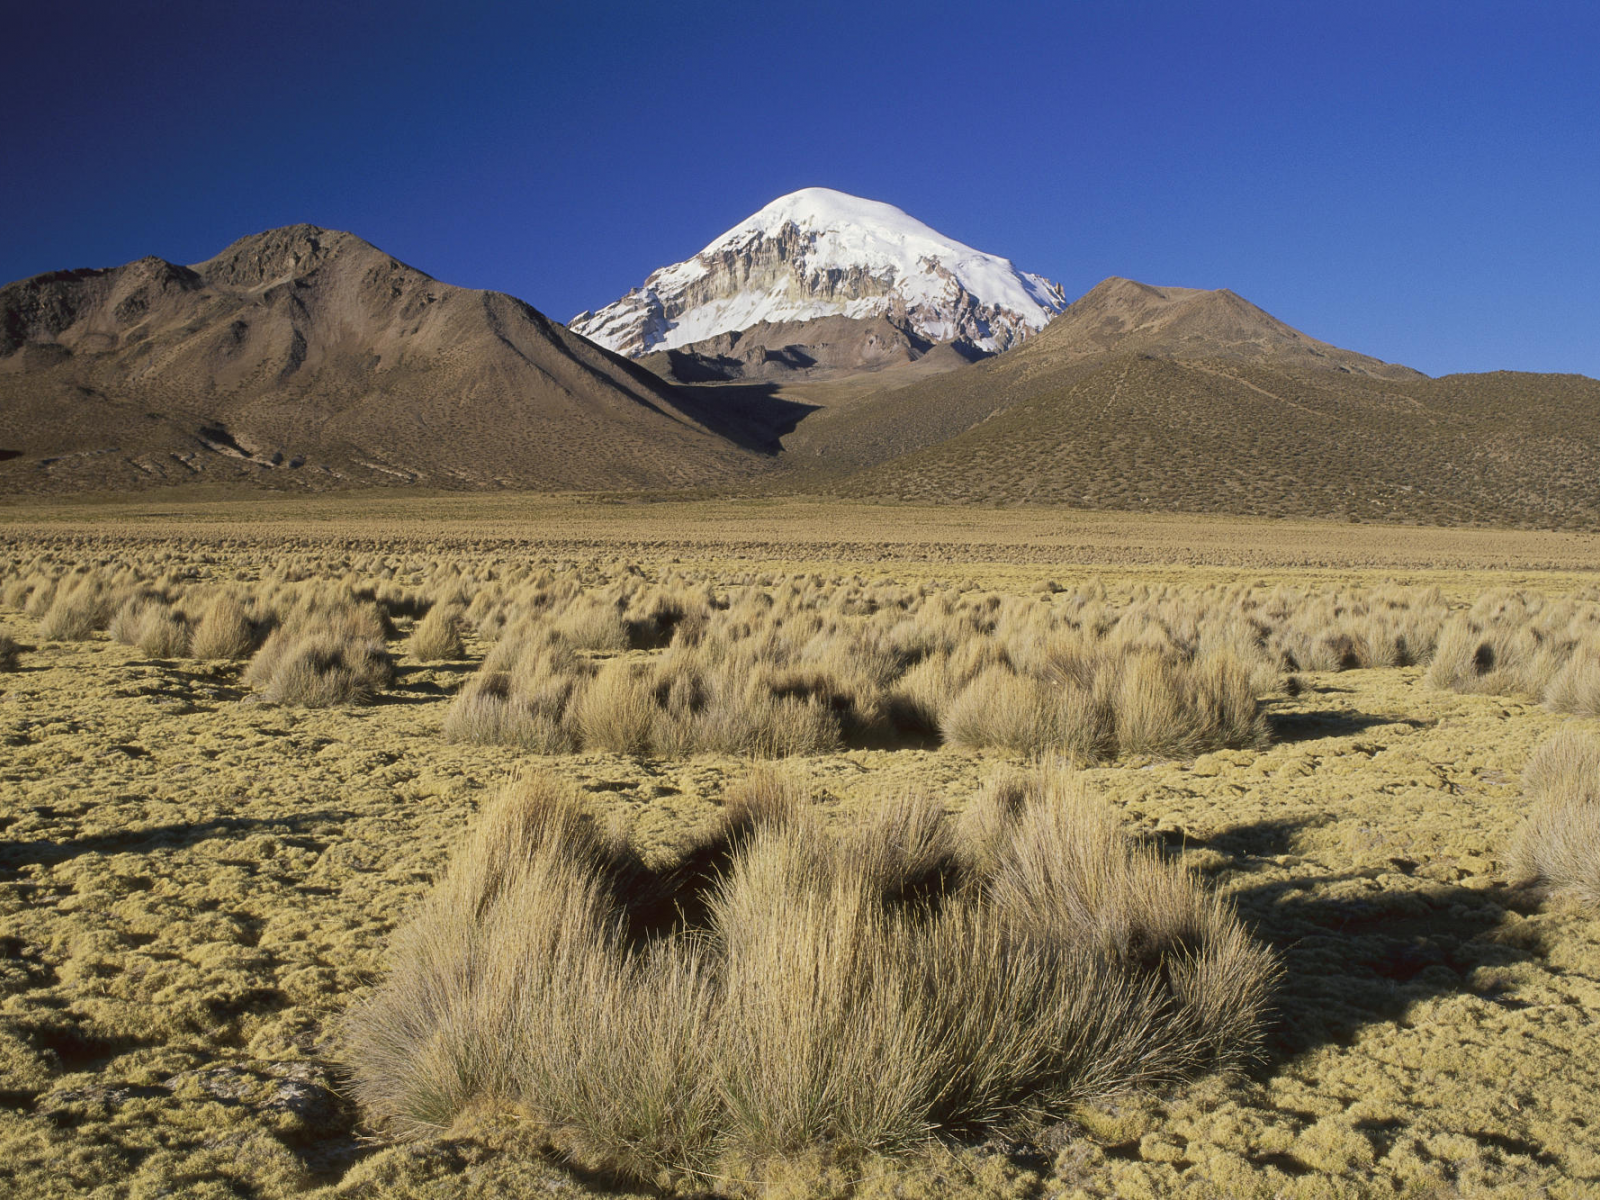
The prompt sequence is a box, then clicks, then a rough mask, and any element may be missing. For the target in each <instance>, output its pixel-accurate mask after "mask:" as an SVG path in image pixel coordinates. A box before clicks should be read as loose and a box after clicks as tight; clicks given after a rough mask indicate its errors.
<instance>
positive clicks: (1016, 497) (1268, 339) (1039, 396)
mask: <svg viewBox="0 0 1600 1200" xmlns="http://www.w3.org/2000/svg"><path fill="white" fill-rule="evenodd" d="M808 396H809V398H810V401H811V403H813V404H816V405H818V409H817V411H815V412H813V413H811V414H810V415H808V417H807V418H806V419H805V420H804V421H803V422H802V423H800V424H799V426H798V427H797V428H796V429H795V430H794V432H793V433H792V434H790V435H789V436H787V437H785V438H784V440H783V444H784V447H785V453H786V458H787V459H788V461H789V462H790V463H791V464H792V467H793V469H794V470H795V472H796V478H806V479H808V480H809V481H810V482H809V483H808V486H817V487H821V488H823V489H824V490H834V491H838V492H841V493H844V494H848V495H857V496H874V497H881V498H886V499H901V500H917V501H929V500H932V501H949V502H956V503H983V504H994V503H1000V504H1006V503H1019V502H1024V503H1051V504H1065V505H1071V506H1074V507H1084V508H1124V509H1138V510H1144V511H1173V510H1176V511H1185V512H1217V513H1239V514H1257V515H1269V516H1271V515H1275V516H1321V517H1329V516H1332V517H1341V518H1352V519H1359V520H1383V521H1415V522H1422V523H1446V524H1450V523H1458V522H1466V523H1482V524H1497V525H1511V526H1541V527H1550V526H1555V527H1562V526H1570V527H1585V528H1593V527H1596V526H1597V525H1600V480H1597V479H1596V478H1595V477H1594V473H1593V471H1592V469H1590V468H1588V467H1586V465H1585V464H1592V463H1593V462H1594V461H1596V458H1597V456H1600V421H1597V418H1600V381H1596V380H1592V379H1588V378H1585V377H1582V376H1572V375H1540V374H1521V373H1512V372H1498V373H1493V374H1483V375H1451V376H1445V377H1442V378H1440V379H1429V378H1428V377H1426V376H1425V375H1422V374H1420V373H1419V372H1417V371H1413V370H1411V369H1410V368H1409V367H1404V366H1399V365H1397V364H1393V363H1384V362H1381V361H1379V360H1378V359H1374V358H1370V357H1368V356H1366V355H1362V354H1357V353H1355V352H1353V351H1349V350H1342V349H1339V348H1338V347H1335V346H1330V345H1328V344H1327V343H1324V342H1319V341H1317V340H1316V339H1314V338H1310V337H1308V336H1307V335H1305V334H1303V333H1300V332H1299V331H1298V330H1295V329H1292V328H1290V327H1289V326H1288V325H1285V324H1284V323H1283V322H1281V321H1279V320H1277V319H1276V318H1275V317H1272V316H1271V315H1270V314H1268V313H1266V312H1263V311H1262V310H1261V309H1259V308H1257V307H1256V306H1255V305H1253V304H1250V303H1249V302H1247V301H1245V300H1243V299H1241V298H1240V297H1238V296H1236V295H1234V294H1233V293H1232V292H1227V291H1199V290H1192V289H1178V288H1154V287H1150V286H1148V285H1144V284H1139V283H1134V282H1133V281H1131V280H1124V279H1111V280H1107V281H1105V282H1104V283H1102V284H1100V285H1099V286H1098V287H1096V288H1095V289H1093V290H1092V291H1090V292H1089V293H1088V294H1087V295H1085V296H1084V297H1083V298H1082V299H1080V300H1078V301H1076V302H1075V303H1074V304H1073V305H1072V306H1071V307H1070V308H1068V309H1067V311H1066V312H1064V313H1063V314H1062V315H1061V316H1059V317H1057V318H1056V320H1055V321H1053V322H1052V323H1051V325H1050V326H1049V328H1047V329H1046V330H1044V331H1043V332H1042V333H1040V334H1039V335H1038V336H1037V337H1034V338H1030V339H1029V340H1028V341H1027V342H1025V343H1024V344H1023V345H1021V346H1019V347H1017V348H1016V349H1015V350H1012V351H1009V352H1008V353H1006V354H1003V355H1001V356H999V357H997V358H994V359H991V360H989V361H987V362H983V363H979V364H977V365H975V366H972V367H969V368H966V369H964V370H962V371H957V372H951V373H949V374H945V375H942V376H938V377H936V378H932V379H927V380H922V381H919V382H915V383H913V384H911V385H909V386H906V387H903V388H900V389H897V390H895V391H890V392H884V391H879V392H875V393H871V394H861V393H843V392H841V399H842V402H841V403H838V404H830V403H829V397H828V394H827V389H825V388H813V389H811V390H810V392H809V393H808Z"/></svg>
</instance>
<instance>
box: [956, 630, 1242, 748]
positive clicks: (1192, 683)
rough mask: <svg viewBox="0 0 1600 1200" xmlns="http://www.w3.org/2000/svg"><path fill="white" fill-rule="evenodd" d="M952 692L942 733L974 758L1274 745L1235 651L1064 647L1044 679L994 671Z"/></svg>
mask: <svg viewBox="0 0 1600 1200" xmlns="http://www.w3.org/2000/svg"><path fill="white" fill-rule="evenodd" d="M953 690H954V695H955V698H954V700H953V701H951V702H950V704H949V706H948V707H947V708H946V709H945V712H944V716H943V718H942V719H941V721H940V727H941V730H942V731H943V733H944V737H945V740H946V741H948V742H950V743H951V744H952V745H956V746H961V747H964V748H968V749H980V748H984V747H998V748H1000V749H1005V750H1011V751H1014V752H1018V753H1023V754H1042V753H1052V752H1053V753H1063V754H1067V755H1069V756H1070V757H1073V758H1076V759H1079V760H1083V761H1094V760H1098V759H1107V758H1115V757H1117V756H1118V755H1125V754H1149V755H1162V756H1169V757H1181V756H1185V755H1193V754H1198V753H1200V752H1202V751H1206V750H1214V749H1218V748H1221V747H1233V748H1242V747H1246V746H1260V745H1263V744H1265V742H1266V740H1267V727H1266V720H1265V718H1264V717H1263V715H1262V714H1261V711H1260V710H1261V705H1260V703H1259V701H1258V699H1257V694H1256V687H1255V684H1254V683H1253V681H1252V679H1251V677H1250V674H1249V672H1248V671H1247V670H1246V669H1245V668H1244V666H1243V665H1242V664H1241V663H1240V662H1239V661H1238V660H1237V659H1236V658H1234V657H1233V655H1232V654H1231V653H1230V652H1229V651H1226V650H1218V651H1215V652H1212V653H1209V654H1206V655H1204V656H1203V657H1201V658H1200V659H1198V660H1194V661H1191V660H1186V659H1184V658H1183V657H1181V656H1179V655H1176V654H1173V653H1171V652H1166V653H1163V652H1160V651H1155V650H1144V649H1137V648H1126V647H1118V646H1115V645H1111V646H1106V645H1090V644H1084V645H1076V646H1070V647H1058V648H1057V649H1056V650H1055V651H1054V652H1053V654H1052V656H1051V657H1050V658H1049V659H1047V660H1046V662H1045V663H1044V666H1043V669H1042V670H1041V671H1040V673H1039V674H1037V675H1034V674H1022V673H1018V672H1017V671H1016V670H1015V669H1014V668H1011V667H1007V666H1001V665H995V666H991V667H988V668H986V669H985V670H984V671H983V672H982V673H980V674H978V675H977V676H975V677H974V678H973V679H972V680H971V681H970V682H968V683H967V684H966V685H965V686H957V687H954V688H953Z"/></svg>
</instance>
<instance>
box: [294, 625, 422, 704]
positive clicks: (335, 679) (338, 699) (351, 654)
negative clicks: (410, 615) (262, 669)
mask: <svg viewBox="0 0 1600 1200" xmlns="http://www.w3.org/2000/svg"><path fill="white" fill-rule="evenodd" d="M393 682H394V661H393V660H392V659H391V658H390V657H389V654H388V652H387V651H386V650H385V649H384V648H383V645H382V643H381V642H374V641H368V640H357V639H352V638H344V637H339V636H337V635H335V634H331V633H313V634H310V635H308V636H306V637H302V638H300V639H298V640H296V641H295V642H294V643H293V644H292V645H290V646H289V647H288V648H287V649H286V650H285V651H284V652H283V654H282V656H281V658H280V659H279V660H278V662H277V663H276V665H275V667H274V669H273V671H272V676H271V678H270V679H269V680H268V681H267V684H266V686H265V688H263V690H262V694H263V695H264V696H265V697H266V698H267V699H268V700H271V701H272V702H273V703H274V704H292V705H297V706H299V707H301V708H332V707H335V706H337V705H341V704H370V703H372V701H373V700H374V699H376V698H377V695H378V693H379V692H381V691H382V690H383V689H384V688H386V687H388V686H389V685H390V684H391V683H393Z"/></svg>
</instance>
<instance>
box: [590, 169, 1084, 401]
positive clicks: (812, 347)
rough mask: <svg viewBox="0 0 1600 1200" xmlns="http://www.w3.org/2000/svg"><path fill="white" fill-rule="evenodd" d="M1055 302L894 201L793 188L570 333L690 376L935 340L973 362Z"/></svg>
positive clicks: (1060, 304)
mask: <svg viewBox="0 0 1600 1200" xmlns="http://www.w3.org/2000/svg"><path fill="white" fill-rule="evenodd" d="M1065 307H1066V300H1065V297H1064V296H1063V295H1062V293H1061V289H1060V287H1059V286H1057V285H1056V284H1053V283H1051V282H1050V281H1049V280H1047V279H1044V278H1043V277H1041V276H1038V275H1030V274H1027V273H1025V272H1022V271H1018V270H1017V269H1016V268H1015V267H1014V266H1013V265H1012V264H1011V262H1010V261H1009V260H1007V259H1004V258H999V257H997V256H995V255H992V254H985V253H984V252H982V251H980V250H974V249H973V248H972V247H970V246H966V245H963V244H961V243H960V242H956V241H953V240H952V239H950V238H947V237H945V236H943V235H942V234H940V233H938V232H936V231H935V230H933V229H930V228H929V227H928V226H927V225H924V224H923V223H922V222H921V221H918V220H916V219H915V218H913V217H910V216H908V215H907V214H906V213H904V212H902V211H901V210H900V209H898V208H895V207H894V206H893V205H890V204H883V203H880V202H877V201H873V200H862V199H860V198H858V197H855V196H849V195H846V194H845V193H843V192H836V191H833V190H831V189H828V188H805V189H803V190H801V191H798V192H793V193H791V194H789V195H787V196H782V197H780V198H779V199H777V200H774V201H773V202H772V203H771V204H769V205H767V206H766V207H765V208H763V209H761V210H760V211H759V212H757V213H755V214H754V215H752V216H751V217H749V218H748V219H746V220H744V221H741V222H740V223H739V224H738V225H735V226H734V227H733V228H732V229H730V230H728V231H727V232H726V233H724V234H723V235H722V236H721V237H719V238H717V239H716V240H715V241H713V242H712V243H711V244H710V245H709V246H707V247H706V248H705V249H704V250H702V251H700V253H699V254H697V255H695V256H694V257H693V258H690V259H687V260H685V261H684V262H680V263H674V264H673V265H672V266H669V267H663V268H661V269H660V270H658V271H656V272H654V273H653V274H652V275H651V276H650V277H649V278H648V279H646V280H645V281H644V283H643V285H642V286H640V287H638V288H636V289H635V290H633V291H632V292H629V293H628V294H627V295H626V296H624V297H623V298H622V299H620V300H618V301H616V302H615V303H613V304H610V305H607V306H606V307H605V308H602V309H600V310H599V311H598V312H583V313H579V314H578V315H577V316H576V317H574V318H573V319H572V321H571V322H570V328H572V329H573V330H574V331H575V332H578V333H581V334H583V335H584V336H585V337H587V338H589V339H591V340H592V341H595V342H597V343H598V344H600V345H602V346H605V347H607V348H608V349H611V350H615V351H617V352H618V353H621V354H627V355H629V356H631V357H635V358H637V357H640V356H642V355H646V354H650V353H653V352H665V351H678V352H679V357H678V358H677V359H675V360H672V362H674V363H684V364H686V369H687V371H688V372H689V373H695V372H698V373H700V374H706V373H707V372H709V373H711V374H716V375H719V376H720V377H722V378H752V377H757V376H772V375H782V374H787V373H792V372H795V371H812V370H817V369H821V370H833V371H847V370H861V369H866V368H872V367H877V366H881V365H885V364H888V363H899V362H906V361H911V360H914V359H917V358H919V357H921V356H922V355H924V354H926V353H927V351H928V350H929V349H930V348H931V347H933V346H935V345H938V344H950V345H952V346H954V347H955V348H956V349H957V350H958V352H959V354H960V356H961V357H964V358H967V359H971V358H976V357H981V356H983V355H988V354H994V353H998V352H1000V351H1002V350H1006V349H1008V348H1009V347H1011V346H1013V345H1016V344H1017V343H1019V342H1020V341H1022V340H1023V338H1025V337H1027V336H1028V335H1029V334H1031V333H1036V332H1037V331H1039V330H1040V329H1043V328H1044V327H1045V325H1046V324H1048V323H1049V321H1050V319H1051V318H1052V317H1053V316H1054V315H1055V314H1056V313H1057V312H1059V311H1060V310H1061V309H1063V308H1065ZM684 356H689V357H688V358H685V357H684ZM954 361H956V362H958V361H960V358H957V359H956V360H954Z"/></svg>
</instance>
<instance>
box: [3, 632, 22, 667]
mask: <svg viewBox="0 0 1600 1200" xmlns="http://www.w3.org/2000/svg"><path fill="white" fill-rule="evenodd" d="M21 657H22V646H21V645H20V644H19V643H18V642H17V639H16V638H14V637H12V636H11V635H10V634H9V633H0V671H15V670H16V669H17V664H18V661H19V660H20V659H21Z"/></svg>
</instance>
